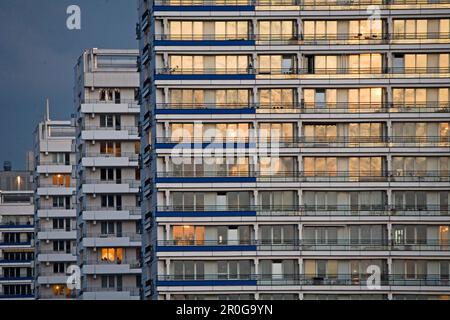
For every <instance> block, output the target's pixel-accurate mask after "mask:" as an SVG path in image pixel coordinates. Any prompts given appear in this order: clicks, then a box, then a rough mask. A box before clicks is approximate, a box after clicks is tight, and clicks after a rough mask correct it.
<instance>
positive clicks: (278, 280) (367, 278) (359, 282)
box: [157, 273, 450, 290]
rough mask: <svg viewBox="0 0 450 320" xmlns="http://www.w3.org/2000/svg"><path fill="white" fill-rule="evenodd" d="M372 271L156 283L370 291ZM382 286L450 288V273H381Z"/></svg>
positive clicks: (174, 278)
mask: <svg viewBox="0 0 450 320" xmlns="http://www.w3.org/2000/svg"><path fill="white" fill-rule="evenodd" d="M371 276H372V274H366V273H363V274H357V273H351V274H334V275H316V274H298V273H295V274H246V275H243V274H241V275H228V274H197V275H159V276H158V281H157V286H160V287H162V286H243V285H247V286H256V285H258V286H305V287H317V289H320V287H323V286H325V287H327V288H328V287H342V286H346V287H354V288H358V289H366V290H371V287H370V286H373V285H374V284H373V279H372V278H371ZM379 285H381V286H382V287H383V286H402V287H408V286H409V287H428V286H430V287H436V286H439V287H449V286H450V280H449V278H448V276H447V277H446V276H445V275H440V274H425V275H419V276H418V277H410V276H407V275H405V274H398V275H397V274H395V275H388V274H381V277H380V283H379Z"/></svg>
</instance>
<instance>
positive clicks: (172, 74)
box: [155, 67, 256, 80]
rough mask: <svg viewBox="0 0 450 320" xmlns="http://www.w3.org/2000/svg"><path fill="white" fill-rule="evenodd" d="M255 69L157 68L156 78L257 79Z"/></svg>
mask: <svg viewBox="0 0 450 320" xmlns="http://www.w3.org/2000/svg"><path fill="white" fill-rule="evenodd" d="M255 75H256V73H255V70H254V69H253V68H251V67H245V68H195V69H192V68H169V67H166V68H157V69H156V70H155V80H255V79H256V76H255Z"/></svg>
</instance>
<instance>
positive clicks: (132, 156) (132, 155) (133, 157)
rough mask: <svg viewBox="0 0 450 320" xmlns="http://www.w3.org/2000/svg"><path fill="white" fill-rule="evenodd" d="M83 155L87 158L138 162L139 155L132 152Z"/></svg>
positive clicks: (86, 153) (83, 153)
mask: <svg viewBox="0 0 450 320" xmlns="http://www.w3.org/2000/svg"><path fill="white" fill-rule="evenodd" d="M81 155H82V156H83V157H85V158H129V159H130V160H138V159H139V155H138V154H136V153H134V152H133V153H132V152H116V153H101V152H98V151H97V152H82V153H81Z"/></svg>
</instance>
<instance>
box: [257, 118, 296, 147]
mask: <svg viewBox="0 0 450 320" xmlns="http://www.w3.org/2000/svg"><path fill="white" fill-rule="evenodd" d="M295 126H296V124H294V123H260V124H259V132H258V138H259V141H260V142H265V143H290V142H292V141H293V140H294V137H295V133H294V132H295Z"/></svg>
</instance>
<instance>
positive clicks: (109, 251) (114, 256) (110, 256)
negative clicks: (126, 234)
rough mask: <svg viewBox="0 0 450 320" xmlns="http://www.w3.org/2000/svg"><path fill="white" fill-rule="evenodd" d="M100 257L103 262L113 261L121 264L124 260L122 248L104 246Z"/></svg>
mask: <svg viewBox="0 0 450 320" xmlns="http://www.w3.org/2000/svg"><path fill="white" fill-rule="evenodd" d="M100 253H101V256H100V259H101V261H102V262H111V263H117V264H121V263H122V262H123V249H122V248H102V249H101V250H100Z"/></svg>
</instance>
